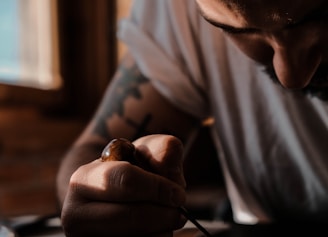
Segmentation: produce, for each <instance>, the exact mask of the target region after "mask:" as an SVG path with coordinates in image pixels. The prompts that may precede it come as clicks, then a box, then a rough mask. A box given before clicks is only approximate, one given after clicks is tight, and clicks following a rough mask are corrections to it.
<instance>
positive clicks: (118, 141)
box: [101, 138, 136, 164]
mask: <svg viewBox="0 0 328 237" xmlns="http://www.w3.org/2000/svg"><path fill="white" fill-rule="evenodd" d="M134 151H135V147H134V145H133V144H132V143H131V142H130V141H129V140H127V139H125V138H115V139H113V140H112V141H111V142H110V143H108V145H107V146H106V147H105V148H104V150H103V152H102V153H101V161H128V162H130V163H132V164H135V163H136V160H135V157H134Z"/></svg>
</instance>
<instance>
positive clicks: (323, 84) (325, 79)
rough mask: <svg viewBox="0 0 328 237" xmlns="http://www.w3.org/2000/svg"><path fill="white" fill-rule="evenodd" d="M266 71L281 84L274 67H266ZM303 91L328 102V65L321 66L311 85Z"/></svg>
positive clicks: (273, 79)
mask: <svg viewBox="0 0 328 237" xmlns="http://www.w3.org/2000/svg"><path fill="white" fill-rule="evenodd" d="M264 71H265V72H266V73H267V74H268V75H269V76H270V78H271V79H272V81H274V82H275V83H279V84H280V82H279V80H278V77H277V74H276V72H275V70H274V68H273V66H272V65H269V66H265V69H264ZM280 85H281V84H280ZM301 91H302V92H303V93H305V94H308V95H311V96H314V97H318V98H319V99H321V100H324V101H328V65H327V64H325V65H320V66H319V68H318V70H317V71H316V73H315V74H314V76H313V78H312V79H311V82H310V83H309V85H307V86H306V87H304V88H303V89H301Z"/></svg>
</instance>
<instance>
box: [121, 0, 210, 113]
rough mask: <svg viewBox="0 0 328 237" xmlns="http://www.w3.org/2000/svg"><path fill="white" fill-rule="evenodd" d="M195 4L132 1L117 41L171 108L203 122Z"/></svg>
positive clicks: (172, 0)
mask: <svg viewBox="0 0 328 237" xmlns="http://www.w3.org/2000/svg"><path fill="white" fill-rule="evenodd" d="M194 2H195V1H190V0H136V1H134V3H133V5H132V11H131V14H130V16H129V17H128V18H126V19H124V20H122V21H121V22H120V24H119V31H118V37H119V38H120V39H121V40H122V41H123V42H124V43H125V44H126V45H127V47H128V50H129V51H130V53H132V55H133V56H134V57H135V59H136V62H137V64H138V67H139V68H140V70H141V72H142V74H143V75H144V76H145V77H147V78H148V79H150V80H151V82H152V84H153V85H154V87H155V88H156V89H157V90H158V91H159V92H160V93H161V94H162V95H163V96H164V97H166V98H167V99H168V100H170V101H171V102H172V103H173V104H174V105H175V106H177V107H178V108H180V109H182V110H184V111H185V112H187V113H189V114H192V115H193V116H196V117H197V118H199V119H204V118H206V117H208V116H209V104H208V102H207V96H206V82H205V80H204V76H203V75H202V70H201V62H200V59H199V52H198V51H199V47H198V46H197V44H198V43H197V41H198V39H197V26H195V25H196V24H197V17H198V14H197V12H196V11H195V10H196V7H195V6H194V4H195V3H194Z"/></svg>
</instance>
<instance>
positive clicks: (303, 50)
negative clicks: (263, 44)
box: [272, 41, 321, 89]
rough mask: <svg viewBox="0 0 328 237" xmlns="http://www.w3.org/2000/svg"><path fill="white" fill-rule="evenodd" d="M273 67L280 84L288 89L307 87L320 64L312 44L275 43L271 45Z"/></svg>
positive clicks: (316, 51) (318, 56)
mask: <svg viewBox="0 0 328 237" xmlns="http://www.w3.org/2000/svg"><path fill="white" fill-rule="evenodd" d="M272 47H273V50H274V55H273V67H274V69H275V72H276V75H277V77H278V79H279V81H280V83H281V84H282V85H283V86H284V87H286V88H289V89H301V88H304V87H305V86H307V85H308V84H309V83H310V81H311V79H312V77H313V75H314V74H315V72H316V70H317V68H318V66H319V64H320V63H321V55H320V53H319V51H318V50H316V47H315V46H314V45H313V44H306V42H303V43H296V42H294V43H292V42H287V41H286V42H285V41H275V42H274V43H273V44H272Z"/></svg>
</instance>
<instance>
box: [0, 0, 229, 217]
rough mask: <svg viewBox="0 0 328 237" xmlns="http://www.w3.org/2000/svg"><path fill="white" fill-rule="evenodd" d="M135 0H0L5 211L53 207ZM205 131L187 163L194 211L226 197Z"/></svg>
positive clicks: (44, 211) (1, 207)
mask: <svg viewBox="0 0 328 237" xmlns="http://www.w3.org/2000/svg"><path fill="white" fill-rule="evenodd" d="M131 2H132V1H131V0H116V1H114V0H0V217H1V216H2V217H14V216H21V215H49V214H53V213H56V211H57V201H56V191H55V178H56V173H57V169H58V165H59V162H60V159H61V158H62V156H63V154H64V153H65V151H66V150H67V149H68V148H69V146H70V145H71V144H72V142H73V141H74V140H75V139H76V138H77V136H78V135H79V133H80V132H81V131H82V129H83V128H84V126H85V125H86V123H87V122H88V120H89V118H90V117H91V116H92V114H93V113H94V111H95V109H96V107H97V104H98V102H99V101H100V99H101V97H102V94H103V92H104V90H105V88H106V86H107V84H108V82H109V81H110V79H111V77H112V75H113V74H114V71H115V67H116V65H117V62H118V61H119V59H120V57H121V56H122V54H123V53H124V50H125V48H124V45H123V44H122V43H121V42H118V41H117V39H116V25H117V22H118V21H119V19H121V18H122V17H124V16H126V15H127V14H128V11H129V7H130V5H131ZM208 138H209V135H208V131H207V128H206V127H205V129H204V131H202V132H201V133H200V135H199V138H198V139H197V146H195V148H192V150H191V151H190V154H192V155H190V157H188V159H187V161H188V162H186V167H185V170H186V171H185V172H186V176H187V181H188V183H189V187H192V188H193V187H196V188H194V189H192V190H196V191H194V192H193V191H192V190H191V193H192V194H193V195H191V196H192V198H190V202H189V206H190V207H194V209H195V211H197V208H198V205H199V204H200V203H201V204H202V205H203V206H204V205H205V206H206V205H207V207H211V208H212V207H213V205H215V203H216V202H217V199H218V198H222V197H225V193H224V191H223V190H222V189H221V188H219V189H217V188H216V187H218V186H219V187H222V177H221V174H220V172H217V169H218V168H219V165H218V162H217V160H216V153H215V150H214V147H213V144H212V143H211V141H210V139H208ZM199 148H201V149H199ZM199 156H201V157H204V158H203V160H202V162H201V163H200V162H196V161H194V160H193V159H192V158H193V157H199ZM209 157H211V158H212V159H209ZM194 167H197V170H195V169H193V168H194ZM208 167H211V169H212V170H209V169H208ZM204 183H206V184H207V185H206V186H204V185H203V184H204ZM213 187H214V189H213ZM208 188H209V189H210V192H209V191H208ZM213 190H214V192H213ZM201 211H203V209H202V210H201ZM207 214H208V213H207ZM200 215H201V213H200ZM200 217H202V216H200Z"/></svg>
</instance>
